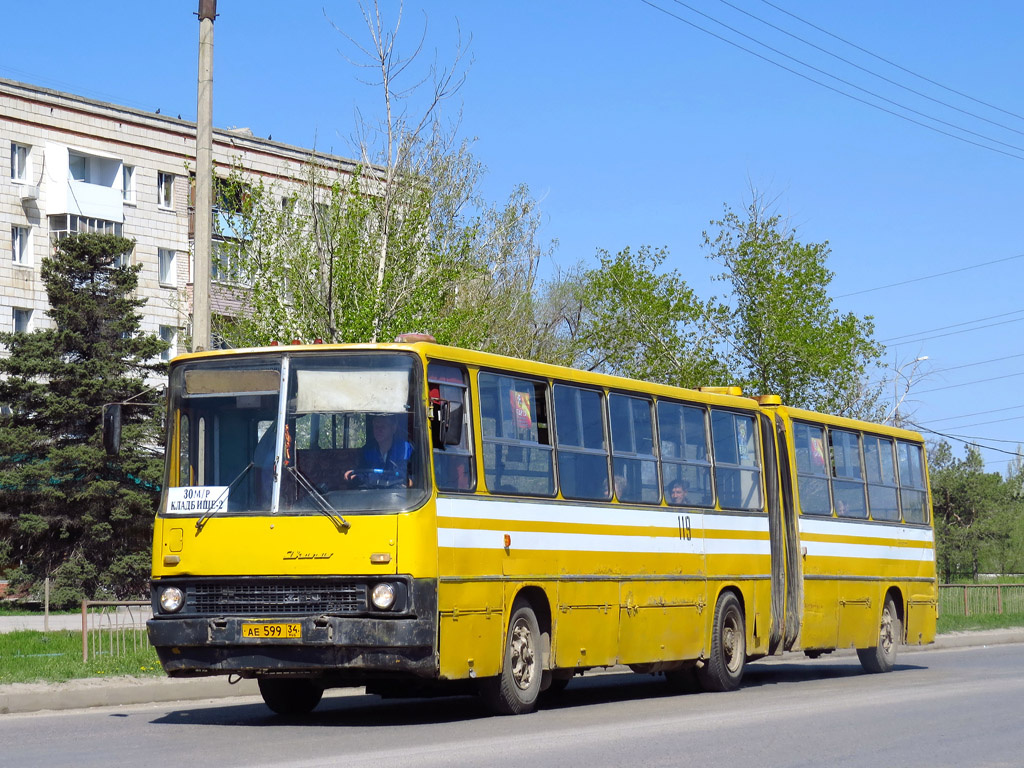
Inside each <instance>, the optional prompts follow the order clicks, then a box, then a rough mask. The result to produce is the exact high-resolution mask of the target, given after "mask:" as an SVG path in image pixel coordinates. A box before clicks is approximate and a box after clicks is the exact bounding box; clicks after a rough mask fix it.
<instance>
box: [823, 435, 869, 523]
mask: <svg viewBox="0 0 1024 768" xmlns="http://www.w3.org/2000/svg"><path fill="white" fill-rule="evenodd" d="M828 436H829V446H830V447H831V449H832V496H833V500H834V501H835V505H836V514H837V515H838V516H839V517H867V516H868V509H867V502H866V501H865V498H864V467H863V465H862V464H861V458H860V435H859V434H857V433H856V432H847V431H846V430H843V429H830V430H829V431H828Z"/></svg>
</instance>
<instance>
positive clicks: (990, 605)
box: [939, 584, 1024, 616]
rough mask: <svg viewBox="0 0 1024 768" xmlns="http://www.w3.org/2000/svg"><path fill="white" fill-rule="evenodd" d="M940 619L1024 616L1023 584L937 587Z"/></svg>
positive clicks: (949, 585)
mask: <svg viewBox="0 0 1024 768" xmlns="http://www.w3.org/2000/svg"><path fill="white" fill-rule="evenodd" d="M939 613H940V614H941V615H943V616H981V615H985V614H998V613H1021V614H1024V584H940V585H939Z"/></svg>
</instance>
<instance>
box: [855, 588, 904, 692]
mask: <svg viewBox="0 0 1024 768" xmlns="http://www.w3.org/2000/svg"><path fill="white" fill-rule="evenodd" d="M902 634H903V629H902V627H901V626H900V615H899V614H898V613H897V612H896V603H895V601H893V599H892V597H891V596H890V595H886V597H885V603H884V604H883V606H882V619H881V621H880V622H879V625H878V644H877V645H876V646H875V647H874V648H858V649H857V658H859V659H860V665H861V666H862V667H864V671H865V672H870V673H872V674H877V673H881V672H891V671H892V668H893V667H894V666H896V649H897V648H898V647H899V644H900V638H901V637H902Z"/></svg>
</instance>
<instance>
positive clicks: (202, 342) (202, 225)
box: [192, 0, 217, 352]
mask: <svg viewBox="0 0 1024 768" xmlns="http://www.w3.org/2000/svg"><path fill="white" fill-rule="evenodd" d="M198 16H199V105H198V111H197V115H196V191H195V211H194V215H195V222H196V223H195V239H194V250H195V274H194V275H193V276H192V351H193V352H199V351H201V350H204V349H209V348H210V245H211V241H212V239H213V200H212V197H213V20H214V19H215V18H217V0H199V13H198Z"/></svg>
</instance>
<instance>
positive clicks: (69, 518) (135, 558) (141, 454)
mask: <svg viewBox="0 0 1024 768" xmlns="http://www.w3.org/2000/svg"><path fill="white" fill-rule="evenodd" d="M133 246H134V243H133V242H132V241H131V240H126V239H124V238H121V237H114V236H111V235H96V234H81V235H75V236H72V237H68V238H65V239H62V240H60V241H59V242H58V243H57V244H56V247H55V250H54V253H53V255H51V256H47V257H46V258H45V259H43V262H42V265H41V275H42V279H43V282H44V283H45V284H46V291H47V297H48V299H49V304H50V309H49V310H47V315H48V316H49V317H50V319H51V320H52V321H53V325H54V327H53V328H47V329H38V330H35V331H32V332H30V333H3V334H0V343H2V344H3V345H4V346H5V347H6V348H7V351H8V356H7V357H4V358H0V375H2V376H0V402H2V403H5V404H8V405H10V406H11V408H12V413H11V415H9V416H6V417H4V418H3V419H2V420H0V446H2V447H0V542H2V545H0V558H2V559H3V560H4V561H6V564H7V565H8V566H10V569H9V572H8V575H9V577H10V578H11V582H12V588H13V589H14V590H16V591H17V590H21V591H26V590H29V589H32V588H33V587H36V586H38V583H39V582H40V581H41V580H42V579H43V578H45V577H50V578H51V581H52V587H51V600H52V602H53V603H54V604H55V605H58V606H60V605H65V606H66V605H71V604H73V603H75V602H77V601H79V600H81V599H82V598H91V597H94V596H100V595H102V596H106V597H117V598H123V597H126V596H128V595H140V594H142V592H143V590H144V585H145V581H146V577H147V574H148V567H149V554H148V550H149V545H150V541H149V538H150V531H151V521H152V515H153V511H154V508H155V500H156V494H157V492H158V490H159V485H158V484H159V482H160V475H161V468H162V460H161V458H160V449H159V446H160V440H161V438H160V434H159V416H158V413H157V409H156V407H155V406H157V404H158V397H157V396H156V394H155V393H154V391H153V390H152V388H151V387H150V386H149V385H148V384H147V377H149V376H151V375H153V374H159V373H162V372H163V367H162V366H161V365H160V364H159V363H154V360H155V359H157V358H158V357H159V355H160V353H161V352H162V351H164V350H165V349H166V348H167V345H166V344H165V343H164V342H163V341H161V340H160V339H159V338H157V337H155V336H153V335H152V334H144V333H142V332H141V331H140V328H139V323H140V319H141V316H140V314H139V311H140V310H141V308H142V307H143V306H144V304H145V300H144V299H138V298H135V290H136V287H137V284H138V272H139V270H140V269H141V267H140V266H130V265H124V266H121V265H120V257H122V256H123V255H125V254H127V253H130V252H131V250H132V248H133ZM119 402H130V403H132V406H131V407H126V408H125V410H124V433H123V439H122V452H121V455H120V458H119V459H118V460H117V461H113V462H112V461H111V460H110V458H109V457H108V456H107V455H106V454H105V452H104V449H103V444H102V412H103V406H104V404H106V403H119ZM0 565H2V563H0Z"/></svg>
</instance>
